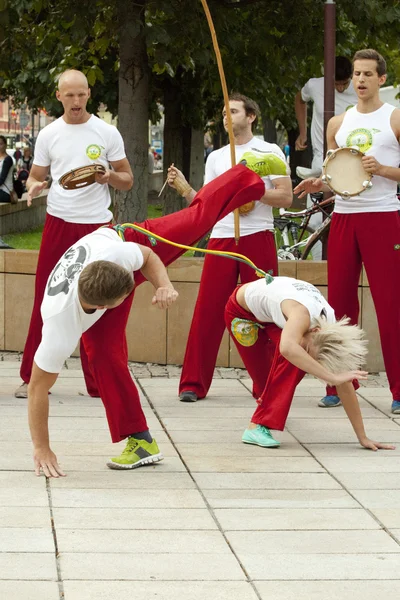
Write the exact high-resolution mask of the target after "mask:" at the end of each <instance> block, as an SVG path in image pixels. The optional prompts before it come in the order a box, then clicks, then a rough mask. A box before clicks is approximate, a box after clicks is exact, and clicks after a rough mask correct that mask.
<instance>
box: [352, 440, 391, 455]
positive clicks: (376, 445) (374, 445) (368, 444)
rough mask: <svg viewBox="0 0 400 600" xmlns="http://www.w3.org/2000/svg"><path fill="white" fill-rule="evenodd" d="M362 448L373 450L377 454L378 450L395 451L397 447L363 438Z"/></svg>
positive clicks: (361, 441)
mask: <svg viewBox="0 0 400 600" xmlns="http://www.w3.org/2000/svg"><path fill="white" fill-rule="evenodd" d="M360 444H361V446H363V447H364V448H367V450H373V451H374V452H376V451H377V450H395V449H396V446H393V445H392V444H381V443H380V442H373V441H372V440H370V439H369V438H363V439H361V440H360Z"/></svg>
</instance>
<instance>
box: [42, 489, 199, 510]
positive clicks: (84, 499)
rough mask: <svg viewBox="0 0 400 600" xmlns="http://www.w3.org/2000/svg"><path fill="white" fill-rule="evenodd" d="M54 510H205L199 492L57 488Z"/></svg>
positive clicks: (53, 496) (54, 495) (53, 495)
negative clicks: (59, 508) (56, 508)
mask: <svg viewBox="0 0 400 600" xmlns="http://www.w3.org/2000/svg"><path fill="white" fill-rule="evenodd" d="M52 500H53V506H54V507H65V508H69V507H71V508H73V507H77V508H126V507H127V506H128V507H129V508H135V507H137V508H204V507H205V503H204V500H203V499H202V497H201V495H200V494H199V492H198V491H197V490H177V491H174V490H157V489H156V490H154V489H148V490H146V493H145V492H144V491H143V490H135V489H132V490H128V489H122V490H115V489H109V490H108V489H100V490H99V489H90V490H82V489H76V490H73V489H71V490H69V489H63V490H61V489H56V490H54V491H53V492H52Z"/></svg>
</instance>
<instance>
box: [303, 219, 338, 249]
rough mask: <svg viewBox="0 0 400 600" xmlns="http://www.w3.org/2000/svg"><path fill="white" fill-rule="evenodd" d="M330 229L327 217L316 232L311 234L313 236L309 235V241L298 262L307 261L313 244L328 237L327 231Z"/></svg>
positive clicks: (329, 221)
mask: <svg viewBox="0 0 400 600" xmlns="http://www.w3.org/2000/svg"><path fill="white" fill-rule="evenodd" d="M330 227H331V217H328V218H327V219H325V221H323V223H322V225H320V227H318V229H317V230H316V231H314V232H313V234H314V235H310V237H309V241H307V244H306V245H305V246H304V249H303V252H302V253H301V256H300V257H299V260H307V259H308V257H309V256H310V254H311V253H312V249H313V248H314V247H315V244H317V243H318V242H321V243H322V242H324V241H325V240H326V238H327V237H328V235H329V230H330Z"/></svg>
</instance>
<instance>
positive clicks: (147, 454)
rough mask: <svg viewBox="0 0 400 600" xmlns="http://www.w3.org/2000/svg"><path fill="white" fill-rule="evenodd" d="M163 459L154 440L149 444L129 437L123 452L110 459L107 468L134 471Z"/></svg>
mask: <svg viewBox="0 0 400 600" xmlns="http://www.w3.org/2000/svg"><path fill="white" fill-rule="evenodd" d="M163 458H164V457H163V455H162V454H161V452H160V449H159V447H158V445H157V442H156V440H155V439H153V441H152V442H151V444H150V443H149V442H146V440H137V439H136V438H134V437H129V438H128V441H127V443H126V447H125V450H124V451H123V452H122V454H120V455H119V456H116V457H115V458H112V459H111V460H110V462H108V463H107V467H109V468H110V469H136V468H137V467H142V466H143V465H150V464H152V463H156V462H158V461H160V460H162V459H163Z"/></svg>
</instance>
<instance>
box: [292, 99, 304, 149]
mask: <svg viewBox="0 0 400 600" xmlns="http://www.w3.org/2000/svg"><path fill="white" fill-rule="evenodd" d="M294 110H295V113H296V119H297V125H298V126H299V135H298V137H297V139H296V143H295V148H296V150H305V149H306V148H307V103H306V102H304V100H303V98H302V96H301V92H297V94H296V97H295V100H294Z"/></svg>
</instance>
